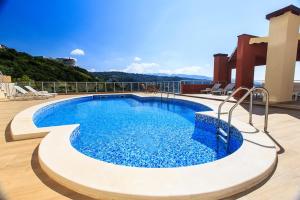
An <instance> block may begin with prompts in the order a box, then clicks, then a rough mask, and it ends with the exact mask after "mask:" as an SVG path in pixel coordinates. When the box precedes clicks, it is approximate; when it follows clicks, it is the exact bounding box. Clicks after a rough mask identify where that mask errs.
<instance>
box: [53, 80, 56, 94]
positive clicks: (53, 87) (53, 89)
mask: <svg viewBox="0 0 300 200" xmlns="http://www.w3.org/2000/svg"><path fill="white" fill-rule="evenodd" d="M53 90H54V92H56V88H55V82H53Z"/></svg>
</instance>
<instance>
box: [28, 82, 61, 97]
mask: <svg viewBox="0 0 300 200" xmlns="http://www.w3.org/2000/svg"><path fill="white" fill-rule="evenodd" d="M25 88H26V89H27V90H29V91H30V92H32V93H33V94H34V95H36V96H49V97H55V96H56V95H57V93H48V91H37V90H35V89H34V88H32V87H31V86H28V85H26V86H25Z"/></svg>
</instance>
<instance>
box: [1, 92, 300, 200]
mask: <svg viewBox="0 0 300 200" xmlns="http://www.w3.org/2000/svg"><path fill="white" fill-rule="evenodd" d="M142 95H146V96H148V95H153V94H146V93H142ZM66 97H69V96H65V95H58V96H57V97H55V100H56V99H63V98H66ZM176 98H180V99H188V100H193V101H197V102H201V103H205V104H210V105H218V104H219V102H218V101H214V100H207V99H195V98H191V97H183V96H180V97H179V96H178V97H176ZM45 101H49V100H35V101H10V102H1V103H0V109H1V111H3V112H2V113H3V114H1V124H0V131H1V133H2V134H1V138H0V139H1V146H0V149H1V151H0V152H1V153H0V158H1V159H0V160H1V163H2V167H1V170H0V177H1V183H5V185H4V184H3V185H2V186H1V188H2V192H3V193H4V194H5V195H6V196H7V198H8V199H34V198H39V197H41V196H47V198H54V199H66V198H71V199H90V198H89V197H86V196H82V195H81V194H78V193H76V192H74V191H71V190H69V189H67V188H65V187H63V186H61V185H59V184H58V183H56V182H55V181H53V180H52V179H51V178H49V177H48V176H47V175H46V174H45V172H43V170H41V168H40V166H39V162H38V158H37V150H38V146H39V143H40V141H41V140H42V138H37V139H30V140H22V141H11V139H10V131H9V123H10V121H11V120H12V118H13V117H14V115H15V114H17V113H18V112H20V111H21V110H23V109H25V108H27V107H30V106H33V105H36V104H40V103H43V102H45ZM230 105H232V104H231V103H229V104H227V106H226V109H228V108H229V107H230ZM262 113H263V107H260V106H255V107H254V116H253V121H254V122H255V127H257V128H258V129H262V128H263V115H262ZM235 116H236V117H237V118H239V119H240V120H241V121H244V122H247V120H248V119H247V117H248V113H247V110H246V109H245V108H244V107H242V106H239V107H238V109H237V110H236V112H235ZM299 117H300V114H299V112H298V111H294V110H283V109H278V108H271V109H270V117H269V127H270V128H269V134H270V135H271V136H272V137H273V138H274V140H276V141H277V143H278V144H280V146H277V151H278V163H277V166H276V170H275V171H274V172H273V174H272V175H271V176H270V177H269V178H268V179H267V180H266V181H264V182H263V183H262V184H259V185H258V186H257V187H255V188H251V189H250V190H248V191H247V192H243V193H241V194H239V195H237V196H234V198H236V197H239V198H241V199H257V198H263V199H269V198H272V199H292V198H294V197H295V195H296V194H297V193H298V189H299V188H298V187H297V186H298V185H299V184H300V179H299V178H298V177H297V176H295V174H297V173H298V170H299V167H298V166H299V165H300V163H299V155H300V154H299V153H300V152H299V148H298V145H297V144H298V142H300V141H299V137H298V134H297V133H298V132H299V131H300V130H299V127H300V120H299ZM274 190H276V191H277V195H276V196H274V195H273V192H272V191H274Z"/></svg>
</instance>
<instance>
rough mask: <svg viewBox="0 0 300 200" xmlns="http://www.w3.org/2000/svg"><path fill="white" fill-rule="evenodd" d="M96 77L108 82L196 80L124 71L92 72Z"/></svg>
mask: <svg viewBox="0 0 300 200" xmlns="http://www.w3.org/2000/svg"><path fill="white" fill-rule="evenodd" d="M92 74H93V75H94V76H95V77H96V78H97V79H101V80H104V81H110V82H155V81H181V80H196V79H194V78H187V77H180V76H162V75H151V74H135V73H126V72H118V71H111V72H92Z"/></svg>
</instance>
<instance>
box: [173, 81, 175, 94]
mask: <svg viewBox="0 0 300 200" xmlns="http://www.w3.org/2000/svg"><path fill="white" fill-rule="evenodd" d="M173 94H175V82H173Z"/></svg>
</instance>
